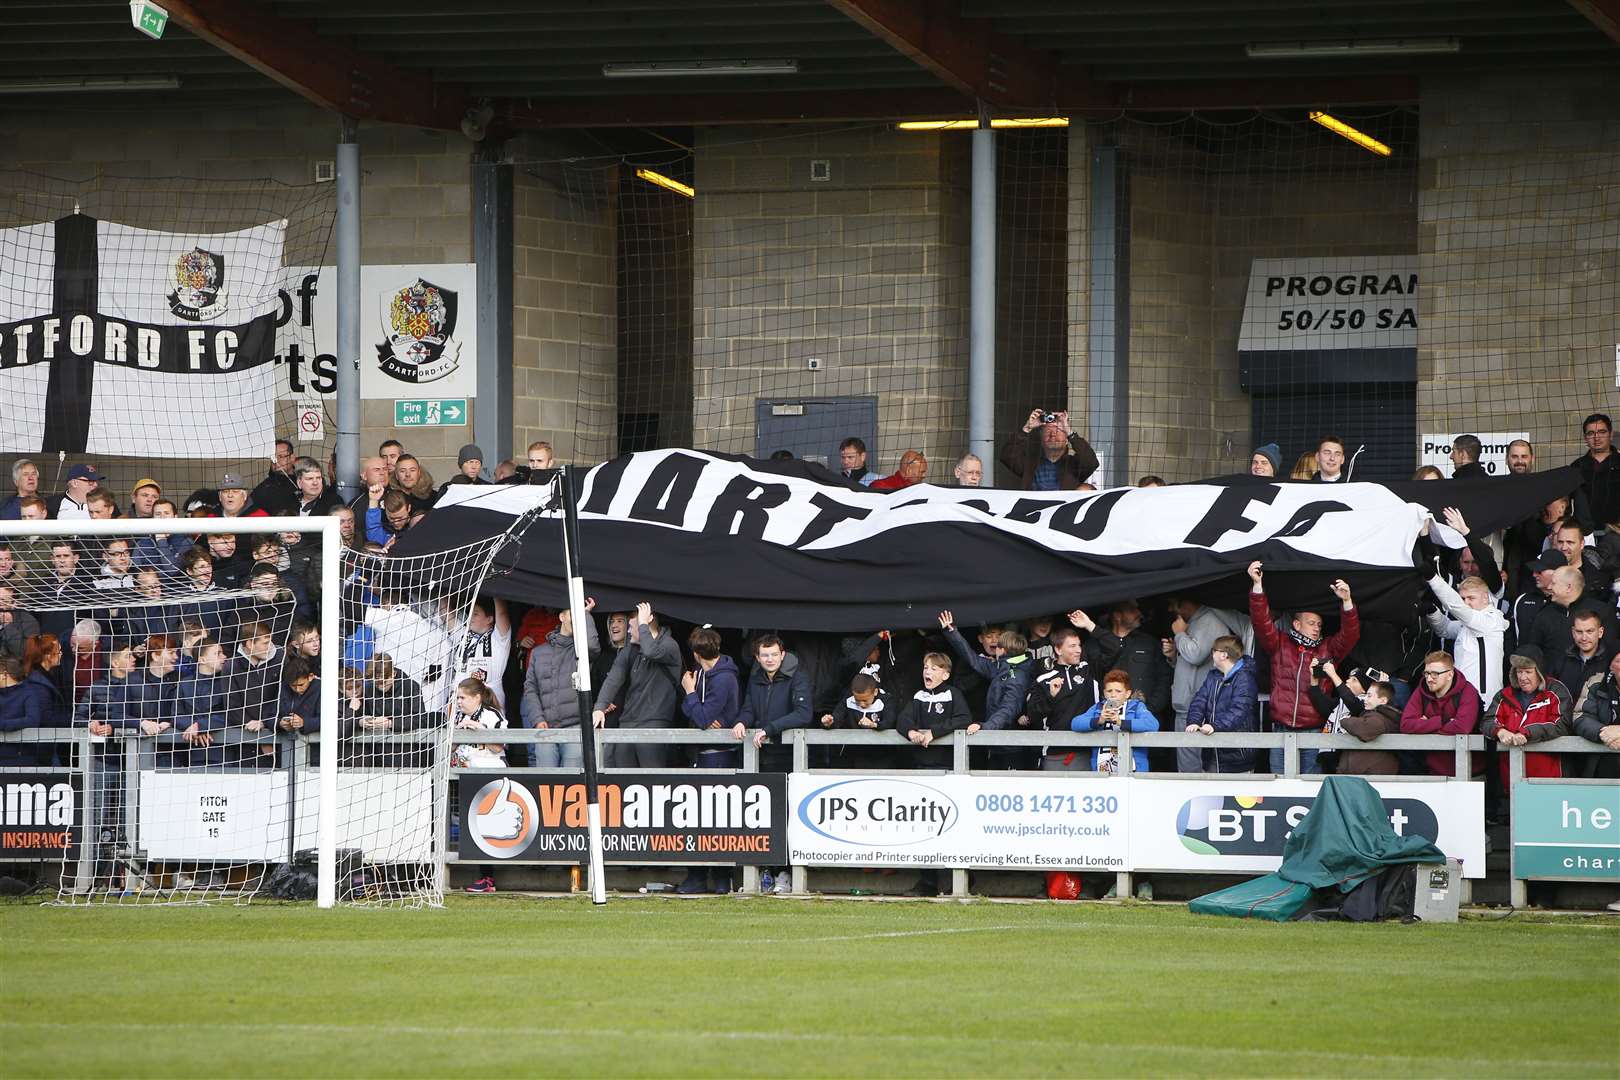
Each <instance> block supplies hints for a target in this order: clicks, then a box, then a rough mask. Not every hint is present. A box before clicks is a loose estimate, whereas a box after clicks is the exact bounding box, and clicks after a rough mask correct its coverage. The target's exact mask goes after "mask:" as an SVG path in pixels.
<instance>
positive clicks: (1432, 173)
mask: <svg viewBox="0 0 1620 1080" xmlns="http://www.w3.org/2000/svg"><path fill="white" fill-rule="evenodd" d="M1617 100H1620V73H1616V72H1615V71H1613V70H1608V71H1602V70H1593V71H1575V72H1570V73H1568V74H1567V75H1565V76H1563V77H1561V78H1556V79H1549V78H1545V77H1534V78H1532V77H1516V76H1511V75H1494V76H1467V77H1454V78H1439V77H1436V78H1429V79H1426V80H1425V81H1424V94H1423V112H1422V135H1423V147H1422V168H1421V179H1420V183H1419V220H1420V223H1421V224H1420V233H1421V237H1422V243H1421V255H1420V261H1419V267H1420V274H1421V276H1420V285H1419V289H1420V296H1419V299H1420V303H1421V311H1422V319H1421V322H1420V328H1419V335H1418V342H1419V347H1418V365H1419V373H1420V377H1421V382H1420V383H1419V391H1418V424H1419V428H1420V429H1421V430H1423V431H1434V432H1449V431H1456V430H1462V429H1469V428H1473V429H1481V430H1488V431H1501V430H1508V429H1509V428H1508V427H1507V426H1506V420H1505V418H1508V417H1511V418H1513V419H1514V426H1515V428H1516V429H1519V430H1528V431H1529V432H1530V438H1531V440H1532V442H1534V443H1535V445H1536V454H1537V465H1538V467H1540V468H1548V467H1551V466H1553V465H1559V464H1563V463H1565V462H1567V461H1569V460H1571V459H1572V458H1574V457H1576V456H1577V455H1578V454H1580V453H1582V452H1583V451H1584V449H1585V447H1584V446H1583V444H1582V443H1581V440H1580V426H1579V425H1580V420H1581V418H1582V417H1583V416H1585V415H1586V414H1587V413H1588V412H1591V411H1593V410H1594V409H1598V408H1604V407H1606V408H1605V411H1608V412H1611V413H1612V412H1614V411H1615V406H1616V402H1617V401H1620V389H1616V387H1615V385H1614V381H1613V380H1614V347H1615V345H1616V343H1617V342H1620V179H1617V178H1620V119H1617V118H1616V116H1615V112H1614V103H1615V102H1616V101H1617ZM1519 424H1522V425H1523V427H1522V428H1520V427H1519V426H1518V425H1519Z"/></svg>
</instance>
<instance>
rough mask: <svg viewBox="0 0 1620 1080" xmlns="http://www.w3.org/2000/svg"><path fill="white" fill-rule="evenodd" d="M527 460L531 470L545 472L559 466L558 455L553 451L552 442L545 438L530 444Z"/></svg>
mask: <svg viewBox="0 0 1620 1080" xmlns="http://www.w3.org/2000/svg"><path fill="white" fill-rule="evenodd" d="M527 460H528V464H529V470H530V471H531V472H544V471H545V470H547V469H555V468H556V467H557V455H556V454H554V453H552V450H551V444H550V443H548V442H546V441H545V440H544V439H537V440H535V441H534V442H532V443H530V444H529V449H528V459H527Z"/></svg>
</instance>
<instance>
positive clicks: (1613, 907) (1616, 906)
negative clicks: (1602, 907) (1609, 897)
mask: <svg viewBox="0 0 1620 1080" xmlns="http://www.w3.org/2000/svg"><path fill="white" fill-rule="evenodd" d="M1609 910H1610V911H1620V900H1616V901H1614V902H1613V903H1612V904H1610V905H1609Z"/></svg>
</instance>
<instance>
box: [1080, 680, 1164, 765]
mask: <svg viewBox="0 0 1620 1080" xmlns="http://www.w3.org/2000/svg"><path fill="white" fill-rule="evenodd" d="M1069 728H1070V730H1072V731H1097V730H1100V729H1109V730H1113V731H1158V730H1159V721H1158V719H1157V718H1156V717H1154V715H1153V714H1152V713H1151V712H1149V711H1148V707H1147V706H1146V705H1145V704H1143V702H1142V699H1141V698H1136V697H1132V696H1131V677H1130V675H1129V674H1128V673H1127V672H1124V671H1121V670H1120V669H1119V668H1115V669H1114V670H1113V671H1110V672H1109V673H1108V674H1107V675H1104V676H1103V699H1102V700H1101V701H1099V702H1097V704H1095V705H1093V706H1092V707H1091V708H1089V709H1087V710H1086V711H1085V712H1083V713H1081V714H1080V715H1079V716H1077V717H1075V718H1074V720H1072V721H1071V722H1070V723H1069ZM1116 756H1117V752H1116V749H1115V748H1114V747H1112V746H1099V747H1097V748H1096V749H1095V750H1093V751H1092V752H1091V768H1092V771H1093V772H1105V773H1112V772H1114V771H1116V769H1117V761H1116ZM1131 761H1132V763H1133V768H1134V769H1135V771H1137V772H1147V771H1148V759H1147V751H1146V750H1134V751H1132V752H1131Z"/></svg>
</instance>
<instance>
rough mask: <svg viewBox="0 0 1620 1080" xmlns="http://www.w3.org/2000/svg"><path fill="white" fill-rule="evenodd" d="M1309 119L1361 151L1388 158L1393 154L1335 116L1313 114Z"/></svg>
mask: <svg viewBox="0 0 1620 1080" xmlns="http://www.w3.org/2000/svg"><path fill="white" fill-rule="evenodd" d="M1310 117H1311V119H1312V120H1315V121H1316V122H1317V123H1318V124H1321V125H1322V126H1323V127H1325V128H1327V129H1328V130H1329V131H1331V132H1333V134H1335V135H1338V136H1340V137H1341V138H1345V139H1349V140H1350V141H1351V142H1353V143H1355V144H1356V145H1357V146H1359V147H1361V148H1362V149H1363V150H1371V151H1372V152H1373V153H1375V154H1377V155H1378V156H1379V157H1389V155H1390V154H1392V153H1393V152H1394V151H1392V150H1391V149H1390V148H1389V147H1388V146H1386V145H1384V144H1383V143H1381V142H1379V141H1378V140H1377V139H1375V138H1373V137H1372V136H1371V135H1368V134H1367V133H1366V132H1365V131H1357V130H1356V129H1355V128H1353V127H1351V126H1350V125H1349V124H1347V123H1345V122H1344V121H1343V120H1340V119H1339V118H1338V117H1336V116H1329V115H1328V114H1327V113H1325V112H1313V113H1311V114H1310Z"/></svg>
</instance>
